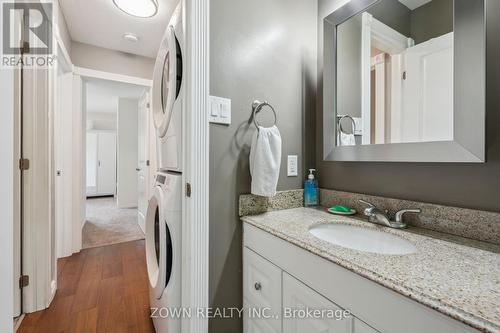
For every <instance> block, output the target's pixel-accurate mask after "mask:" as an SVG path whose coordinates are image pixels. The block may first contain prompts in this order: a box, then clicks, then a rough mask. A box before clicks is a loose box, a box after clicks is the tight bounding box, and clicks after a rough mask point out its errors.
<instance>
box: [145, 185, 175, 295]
mask: <svg viewBox="0 0 500 333" xmlns="http://www.w3.org/2000/svg"><path fill="white" fill-rule="evenodd" d="M164 199H165V198H164V194H163V191H162V189H161V187H160V186H156V188H155V190H154V195H153V197H152V198H151V199H150V200H149V205H148V211H147V215H146V261H147V266H148V275H149V283H150V285H151V289H152V291H153V293H154V295H155V297H156V298H158V299H160V298H161V295H162V294H163V291H164V290H165V288H166V286H167V284H168V281H169V279H170V275H171V273H172V238H171V234H170V230H169V228H168V226H167V223H166V220H165V213H164V207H163V204H164V202H165V201H164Z"/></svg>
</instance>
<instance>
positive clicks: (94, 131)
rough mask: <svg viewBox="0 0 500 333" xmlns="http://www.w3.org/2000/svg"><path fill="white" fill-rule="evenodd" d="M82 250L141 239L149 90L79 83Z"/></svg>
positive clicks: (88, 80) (102, 82)
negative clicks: (80, 89)
mask: <svg viewBox="0 0 500 333" xmlns="http://www.w3.org/2000/svg"><path fill="white" fill-rule="evenodd" d="M82 84H83V89H82V91H83V95H82V101H83V103H82V111H83V114H84V117H85V121H84V126H85V128H84V133H85V140H84V141H83V142H84V144H85V148H84V151H85V154H84V158H85V161H84V168H85V172H84V175H85V220H84V224H83V226H82V248H84V249H85V248H92V247H98V246H104V245H110V244H117V243H123V242H128V241H134V240H139V239H144V216H145V212H144V209H145V208H144V207H147V200H148V195H149V191H148V184H149V172H148V168H149V166H150V164H151V163H150V162H149V157H148V155H149V152H150V151H151V149H150V148H149V143H150V140H149V137H148V135H149V133H150V128H149V127H148V125H149V121H148V120H149V116H148V107H149V88H147V87H144V86H140V85H135V84H129V83H122V82H116V81H111V80H104V79H96V78H86V79H84V80H83V83H82Z"/></svg>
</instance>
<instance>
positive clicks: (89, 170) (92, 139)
mask: <svg viewBox="0 0 500 333" xmlns="http://www.w3.org/2000/svg"><path fill="white" fill-rule="evenodd" d="M86 138H87V141H86V145H85V150H86V154H85V163H86V168H85V171H86V177H85V179H86V183H87V184H86V185H87V196H91V195H95V194H97V160H98V159H97V140H98V134H97V132H87V136H86Z"/></svg>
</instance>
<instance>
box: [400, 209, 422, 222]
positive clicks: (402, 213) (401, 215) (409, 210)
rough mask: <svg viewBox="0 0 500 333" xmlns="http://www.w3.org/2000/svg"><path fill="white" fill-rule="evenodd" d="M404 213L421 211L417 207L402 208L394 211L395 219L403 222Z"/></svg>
mask: <svg viewBox="0 0 500 333" xmlns="http://www.w3.org/2000/svg"><path fill="white" fill-rule="evenodd" d="M405 213H416V214H419V213H422V210H421V209H419V208H417V209H402V210H400V211H398V212H397V213H396V217H395V220H396V222H398V223H402V222H403V215H404V214H405Z"/></svg>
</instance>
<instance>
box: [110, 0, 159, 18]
mask: <svg viewBox="0 0 500 333" xmlns="http://www.w3.org/2000/svg"><path fill="white" fill-rule="evenodd" d="M113 3H114V4H115V6H116V7H118V8H119V9H120V10H122V11H124V12H125V13H127V14H129V15H132V16H135V17H152V16H155V15H156V13H157V12H158V1H157V0H113Z"/></svg>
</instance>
